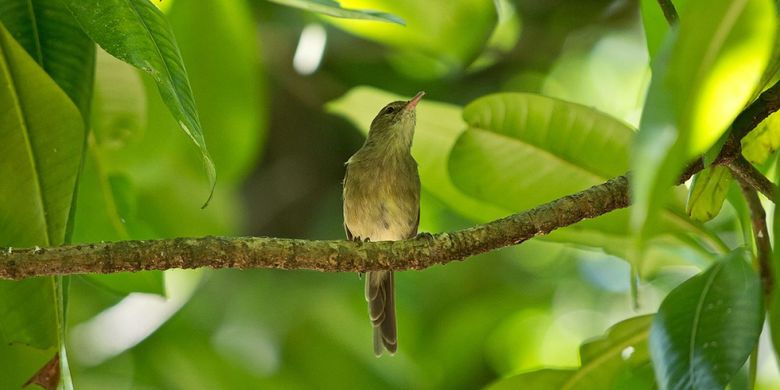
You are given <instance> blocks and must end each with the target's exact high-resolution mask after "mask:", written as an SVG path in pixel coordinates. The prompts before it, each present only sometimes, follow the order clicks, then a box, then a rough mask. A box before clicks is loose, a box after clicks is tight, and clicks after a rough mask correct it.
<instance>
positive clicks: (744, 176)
mask: <svg viewBox="0 0 780 390" xmlns="http://www.w3.org/2000/svg"><path fill="white" fill-rule="evenodd" d="M728 167H729V169H730V170H731V172H732V173H733V174H734V176H735V177H736V178H737V180H739V182H740V185H742V187H743V192H744V187H745V186H747V187H748V188H750V189H753V190H755V191H758V192H760V193H762V194H764V196H766V197H767V198H769V199H770V200H773V201H774V199H775V193H776V192H777V188H776V187H775V185H774V183H772V182H771V181H770V180H769V179H767V178H766V176H764V174H762V173H761V172H760V171H759V170H758V169H756V167H754V166H753V164H751V163H750V162H748V161H747V160H745V158H744V157H742V156H739V157H737V158H735V159H734V160H732V161H731V162H730V163H728ZM745 196H746V197H747V195H745Z"/></svg>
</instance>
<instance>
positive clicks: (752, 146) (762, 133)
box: [742, 112, 780, 164]
mask: <svg viewBox="0 0 780 390" xmlns="http://www.w3.org/2000/svg"><path fill="white" fill-rule="evenodd" d="M779 148H780V114H778V113H776V112H775V113H773V114H772V115H769V117H767V118H766V119H764V121H763V122H761V123H760V124H759V125H758V126H757V127H756V128H755V129H753V131H751V132H750V133H748V135H747V136H745V138H742V155H743V156H745V158H746V159H747V160H748V161H750V162H751V163H753V164H761V163H764V162H765V161H766V160H767V159H768V158H769V156H771V155H772V154H773V153H774V152H775V151H777V149H779Z"/></svg>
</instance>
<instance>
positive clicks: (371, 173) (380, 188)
mask: <svg viewBox="0 0 780 390" xmlns="http://www.w3.org/2000/svg"><path fill="white" fill-rule="evenodd" d="M423 94H424V93H423V92H420V93H418V94H417V95H416V96H415V97H414V98H413V99H412V100H409V101H408V102H405V101H398V102H392V103H390V104H388V105H387V106H385V107H384V108H382V110H381V111H379V114H377V116H376V117H375V118H374V120H373V122H371V129H370V130H369V132H368V137H367V138H366V142H365V143H364V144H363V146H362V147H361V148H360V150H358V151H357V153H355V154H354V155H353V156H352V157H350V158H349V160H348V161H347V164H346V166H347V172H346V174H345V176H344V229H345V230H346V232H347V237H348V238H349V239H351V240H361V241H392V240H402V239H406V238H410V237H414V236H415V235H417V225H418V224H419V222H420V177H419V176H418V174H417V162H415V161H414V158H412V154H411V147H412V138H413V136H414V125H415V108H416V106H417V103H418V102H419V101H420V98H422V96H423ZM393 290H394V280H393V273H392V272H390V271H376V272H368V274H367V276H366V289H365V295H366V301H367V302H368V312H369V316H370V318H371V324H372V325H373V327H374V353H375V354H376V355H377V356H379V355H381V354H382V352H383V349H387V350H388V351H389V352H390V353H394V352H395V351H396V349H397V348H398V339H397V336H396V322H395V321H396V320H395V298H394V292H393Z"/></svg>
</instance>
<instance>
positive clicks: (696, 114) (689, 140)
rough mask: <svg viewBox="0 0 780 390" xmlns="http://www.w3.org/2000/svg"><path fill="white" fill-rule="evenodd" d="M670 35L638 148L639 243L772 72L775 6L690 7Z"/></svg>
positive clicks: (635, 216)
mask: <svg viewBox="0 0 780 390" xmlns="http://www.w3.org/2000/svg"><path fill="white" fill-rule="evenodd" d="M684 11H685V12H682V13H681V14H680V23H679V29H675V30H673V31H672V33H671V34H669V35H668V38H667V40H666V43H665V46H664V49H663V50H662V53H661V54H659V57H658V58H656V61H655V63H654V66H653V79H652V81H651V83H650V88H649V92H648V96H647V101H646V103H645V110H644V112H643V114H642V119H641V122H640V126H639V129H640V131H639V136H638V137H637V139H636V143H635V145H634V153H633V160H632V164H631V165H632V171H633V172H634V176H633V182H632V184H633V189H632V190H633V191H632V192H633V193H632V198H633V204H634V205H633V207H632V208H631V210H632V228H633V230H634V231H635V232H637V237H638V238H639V243H640V244H641V242H642V241H643V240H644V239H646V238H647V237H649V236H650V235H652V232H653V230H654V229H655V228H656V226H655V225H656V223H657V217H656V215H657V211H658V210H659V209H661V208H662V207H663V205H664V204H665V203H666V200H667V199H668V193H669V186H671V185H672V184H673V183H674V182H675V181H676V179H677V176H678V175H679V173H680V172H681V171H682V168H683V166H684V164H686V163H687V162H688V161H689V160H690V159H691V158H693V157H695V156H697V155H699V154H701V153H704V152H705V151H706V150H707V149H709V148H710V147H711V146H712V145H713V144H714V143H715V142H716V141H717V140H718V139H719V138H721V136H722V135H723V134H724V132H725V131H726V129H727V128H728V126H729V125H730V123H731V121H732V120H733V119H734V117H735V116H736V115H737V114H738V113H739V111H740V110H741V109H742V108H743V107H744V106H745V104H746V103H747V102H748V99H749V98H750V96H751V95H752V92H753V89H754V87H755V85H756V83H757V82H758V81H759V79H760V77H761V73H762V71H763V69H764V68H765V67H766V64H767V61H768V59H769V55H770V53H771V50H772V41H771V40H770V39H767V37H773V36H774V33H775V30H776V20H775V9H774V4H773V3H772V2H771V1H770V0H739V1H729V2H726V1H724V2H714V3H713V2H711V1H708V0H690V3H689V4H688V6H687V7H686V8H685V10H684Z"/></svg>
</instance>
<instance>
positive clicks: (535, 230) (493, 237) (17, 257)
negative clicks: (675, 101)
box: [0, 83, 780, 280]
mask: <svg viewBox="0 0 780 390" xmlns="http://www.w3.org/2000/svg"><path fill="white" fill-rule="evenodd" d="M779 91H780V83H778V84H775V85H774V86H773V87H772V88H770V89H769V90H767V91H766V92H764V93H763V94H762V95H761V97H759V98H758V99H757V100H756V101H754V102H753V103H752V104H751V105H750V106H749V107H748V108H747V109H745V111H744V112H742V113H741V114H740V115H739V116H738V117H737V118H736V119H735V120H734V123H733V124H732V128H731V131H730V137H729V139H728V141H727V142H726V144H725V145H724V147H723V149H722V150H721V152H720V154H719V156H718V157H717V158H716V159H715V162H714V163H713V164H728V163H730V162H731V161H734V160H735V159H736V158H738V157H739V156H740V153H741V150H740V146H739V142H740V140H741V138H742V137H744V136H745V135H746V134H747V133H748V132H749V131H750V129H751V128H745V127H746V126H753V127H755V125H757V124H758V123H760V122H761V120H763V118H766V117H767V116H768V115H769V114H771V113H772V112H774V111H776V110H777V109H778V108H779V107H780V92H779ZM703 166H704V164H703V163H702V161H701V159H699V160H697V161H695V162H693V163H692V164H691V165H689V166H688V167H687V168H686V169H685V171H684V172H683V173H682V175H681V176H680V178H679V179H680V180H679V181H678V183H682V182H685V181H686V180H687V179H688V178H690V177H691V176H692V175H694V174H696V173H697V172H699V171H701V170H702V169H703ZM629 198H630V196H629V177H628V174H626V175H623V176H618V177H616V178H614V179H611V180H609V181H607V182H605V183H603V184H600V185H597V186H594V187H591V188H588V189H586V190H584V191H581V192H578V193H576V194H573V195H569V196H565V197H563V198H560V199H557V200H554V201H552V202H549V203H546V204H543V205H541V206H538V207H535V208H533V209H531V210H528V211H526V212H523V213H518V214H513V215H510V216H508V217H505V218H502V219H499V220H496V221H493V222H490V223H487V224H484V225H478V226H474V227H471V228H468V229H464V230H459V231H456V232H451V233H440V234H435V235H423V236H421V237H417V238H413V239H409V240H403V241H392V242H391V241H386V242H366V243H359V242H352V241H308V240H297V239H282V238H268V237H234V238H229V237H201V238H174V239H165V240H150V241H122V242H115V243H99V244H85V245H68V246H61V247H53V248H23V249H13V248H0V279H11V280H18V279H24V278H30V277H35V276H46V275H72V274H81V273H112V272H122V271H143V270H165V269H171V268H199V267H211V268H281V269H311V270H319V271H352V272H365V271H372V270H403V269H423V268H427V267H430V266H433V265H436V264H444V263H448V262H450V261H455V260H461V259H464V258H466V257H469V256H473V255H476V254H479V253H483V252H487V251H490V250H494V249H498V248H502V247H506V246H510V245H517V244H520V243H522V242H524V241H526V240H528V239H530V238H533V237H535V236H540V235H545V234H548V233H550V232H552V231H553V230H555V229H558V228H561V227H565V226H569V225H572V224H575V223H577V222H579V221H581V220H583V219H587V218H594V217H597V216H600V215H603V214H606V213H608V212H610V211H612V210H615V209H619V208H624V207H628V205H629V203H630V199H629Z"/></svg>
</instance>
